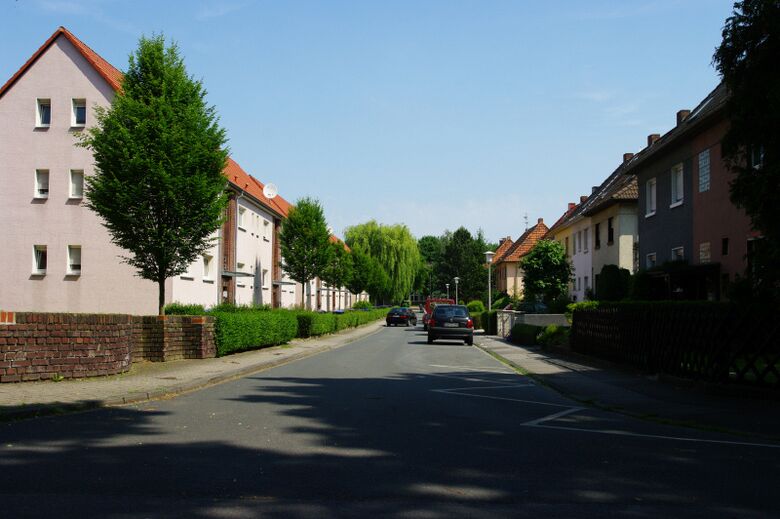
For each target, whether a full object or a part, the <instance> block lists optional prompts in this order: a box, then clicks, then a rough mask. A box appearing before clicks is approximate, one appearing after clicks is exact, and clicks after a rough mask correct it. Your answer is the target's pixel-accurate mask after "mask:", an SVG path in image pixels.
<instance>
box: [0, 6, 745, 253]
mask: <svg viewBox="0 0 780 519" xmlns="http://www.w3.org/2000/svg"><path fill="white" fill-rule="evenodd" d="M0 1H1V2H2V3H1V4H0V6H1V7H0V9H1V11H0V49H2V53H0V77H1V78H2V79H1V80H0V82H5V80H6V79H7V78H8V77H10V76H11V75H12V74H13V73H14V72H15V71H16V70H17V69H18V68H19V66H21V64H22V63H24V61H25V60H26V59H27V58H29V56H30V55H31V54H32V53H33V52H34V51H35V49H37V48H38V47H39V46H40V45H41V43H43V41H44V40H45V39H46V38H47V37H48V36H50V35H51V33H52V32H54V30H55V29H56V28H57V26H59V25H64V26H66V27H67V28H68V29H70V30H71V31H72V32H74V34H76V36H78V37H79V38H80V39H82V40H83V41H84V42H85V43H87V44H88V45H90V46H91V47H92V48H93V49H95V50H96V51H97V52H98V53H99V54H101V55H102V56H103V57H104V58H106V59H107V60H108V61H110V62H111V63H113V64H114V65H115V66H117V67H118V68H120V69H125V68H126V65H127V56H128V55H129V54H130V53H131V52H132V51H133V50H134V49H135V47H136V44H137V40H138V38H139V36H141V35H142V34H146V35H151V34H152V33H160V32H162V33H164V34H165V36H166V37H167V38H171V39H174V40H175V41H176V42H177V43H178V44H179V46H180V48H181V50H182V53H183V55H184V57H185V62H186V64H187V67H188V70H189V72H190V73H191V74H192V75H194V76H195V77H197V78H200V79H202V80H203V82H204V84H205V86H206V88H207V90H208V92H209V102H210V103H212V104H214V105H216V107H217V109H218V111H219V114H220V116H221V122H222V124H223V125H224V126H225V127H226V129H227V132H228V135H229V138H230V148H231V152H232V155H233V157H234V158H235V159H236V160H237V161H238V162H239V163H240V164H241V165H242V166H243V167H244V169H246V170H247V171H248V172H250V173H251V174H252V175H254V176H255V177H257V178H259V179H260V180H262V181H264V182H274V183H276V184H277V185H278V186H279V189H280V192H281V194H282V195H283V196H285V197H286V198H288V199H289V200H291V201H294V200H295V199H297V198H299V197H301V196H306V195H311V196H314V197H317V198H319V199H320V201H321V202H322V203H323V205H324V206H325V211H326V214H327V217H328V220H329V222H330V224H331V225H332V226H333V228H334V229H335V231H336V232H337V233H338V234H341V233H343V230H344V228H345V227H346V226H348V225H352V224H356V223H360V222H363V221H366V220H368V219H371V218H373V219H376V220H378V221H380V222H383V223H398V222H403V223H406V224H407V225H408V226H409V227H410V228H411V230H412V232H413V233H414V234H415V235H416V236H418V237H419V236H422V235H424V234H440V233H441V232H442V231H444V230H445V229H450V230H454V229H456V228H457V227H458V226H460V225H465V226H466V227H467V228H469V229H470V230H472V231H475V230H476V229H477V228H482V229H484V231H485V234H486V237H487V238H488V239H490V240H497V239H498V238H499V237H500V236H506V235H512V236H513V237H515V238H516V237H517V235H519V234H520V233H521V232H522V231H523V229H524V223H523V217H524V215H525V214H526V213H527V214H528V218H529V220H530V221H531V222H532V223H533V222H535V221H536V218H538V217H543V218H544V219H545V221H546V222H548V223H549V224H550V225H551V224H552V222H554V221H555V220H556V219H557V218H558V216H560V214H561V213H562V212H563V210H564V209H565V206H566V203H567V202H569V201H575V200H576V199H577V197H578V196H579V195H582V194H587V193H589V192H590V189H591V186H594V185H597V184H599V183H601V181H602V180H603V179H604V178H606V177H607V176H608V175H609V173H611V172H612V171H613V170H614V168H615V167H616V166H617V165H618V164H619V162H620V160H621V157H622V154H623V153H624V152H628V151H633V152H636V151H639V150H640V149H641V148H642V147H643V146H644V144H645V143H646V136H647V135H648V134H650V133H664V132H665V131H667V130H669V129H670V128H671V127H672V126H673V125H674V122H675V113H676V112H677V110H679V109H682V108H693V107H694V106H695V105H696V103H698V101H700V100H701V99H702V98H703V97H704V96H705V95H706V94H707V93H708V92H709V91H710V90H711V89H712V88H714V87H715V85H716V84H717V82H718V77H717V74H716V72H715V70H714V69H713V68H712V66H711V58H712V53H713V51H714V48H715V47H716V46H717V45H718V43H719V42H720V32H721V28H722V27H723V23H724V21H725V19H726V17H727V16H728V15H729V14H730V12H731V5H732V2H731V1H730V0H635V1H631V0H616V1H575V0H571V1H563V0H561V1H553V0H551V1H538V0H537V1H533V2H531V1H520V0H516V1H506V2H505V1H492V0H478V1H455V0H442V1H426V0H415V1H409V2H402V1H371V0H354V1H351V2H340V1H331V0H323V1H316V2H315V1H281V0H280V1H260V0H256V1H253V0H225V1H214V2H209V1H197V0H192V1H167V0H166V1H163V0H155V1H146V0H133V1H120V0H17V1H14V0H0Z"/></svg>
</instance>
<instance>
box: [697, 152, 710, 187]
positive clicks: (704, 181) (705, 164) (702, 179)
mask: <svg viewBox="0 0 780 519" xmlns="http://www.w3.org/2000/svg"><path fill="white" fill-rule="evenodd" d="M709 190H710V150H709V148H707V149H706V150H704V151H702V152H701V153H699V193H704V192H705V191H709Z"/></svg>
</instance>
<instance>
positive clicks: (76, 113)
mask: <svg viewBox="0 0 780 519" xmlns="http://www.w3.org/2000/svg"><path fill="white" fill-rule="evenodd" d="M71 104H72V106H73V113H72V114H71V121H70V126H71V127H72V128H80V127H83V126H84V125H86V124H87V100H86V99H72V100H71Z"/></svg>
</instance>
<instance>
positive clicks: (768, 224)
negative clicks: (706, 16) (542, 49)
mask: <svg viewBox="0 0 780 519" xmlns="http://www.w3.org/2000/svg"><path fill="white" fill-rule="evenodd" d="M713 60H714V62H715V65H716V66H717V69H718V71H719V72H720V73H721V75H722V76H723V82H724V83H725V84H726V87H727V88H728V91H729V95H730V97H729V100H728V104H727V111H728V115H729V122H730V126H729V130H728V132H727V134H726V136H725V137H724V139H723V143H722V150H723V156H724V158H725V159H726V161H727V163H728V164H729V166H730V168H731V169H732V170H733V171H734V172H736V178H735V180H734V181H733V182H732V184H731V199H732V201H733V202H734V203H735V204H736V205H737V206H738V207H741V208H743V209H744V210H745V212H746V213H747V214H748V215H749V216H750V218H751V220H752V224H753V227H754V228H755V229H757V230H759V231H761V233H762V234H763V235H764V238H765V239H764V240H762V243H761V245H762V247H760V250H759V251H757V252H758V253H759V254H758V256H757V257H755V258H754V260H756V261H757V265H756V266H757V267H758V269H759V270H760V274H759V275H758V276H756V277H757V278H758V280H762V279H763V281H764V285H765V287H759V288H769V289H770V290H771V291H772V292H774V295H775V296H777V295H778V291H779V289H778V284H779V283H780V124H778V121H780V67H778V63H779V62H780V2H778V1H776V0H775V1H770V0H743V1H740V2H736V3H735V4H734V11H733V13H732V16H731V17H729V18H728V19H727V20H726V24H725V26H724V28H723V41H722V43H721V44H720V46H719V47H718V49H717V50H716V52H715V56H714V58H713ZM766 285H769V286H768V287H766Z"/></svg>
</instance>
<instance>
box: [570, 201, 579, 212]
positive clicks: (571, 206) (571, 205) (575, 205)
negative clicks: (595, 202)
mask: <svg viewBox="0 0 780 519" xmlns="http://www.w3.org/2000/svg"><path fill="white" fill-rule="evenodd" d="M575 207H577V204H575V203H574V202H569V211H571V210H572V209H574V208H575Z"/></svg>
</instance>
